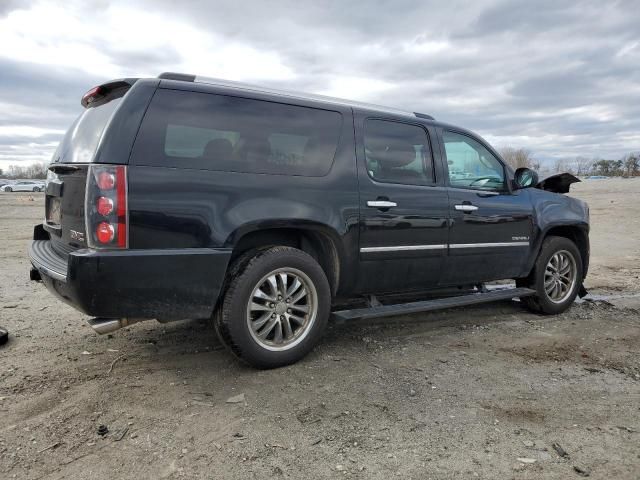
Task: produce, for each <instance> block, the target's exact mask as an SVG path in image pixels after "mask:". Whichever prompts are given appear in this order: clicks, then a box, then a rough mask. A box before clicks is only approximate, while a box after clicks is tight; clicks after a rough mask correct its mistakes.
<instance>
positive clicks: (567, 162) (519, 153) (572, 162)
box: [500, 147, 640, 177]
mask: <svg viewBox="0 0 640 480" xmlns="http://www.w3.org/2000/svg"><path fill="white" fill-rule="evenodd" d="M500 155H502V158H503V159H504V160H505V161H506V162H507V163H508V164H509V165H511V167H513V168H514V169H516V168H520V167H527V168H531V169H533V170H536V171H538V170H540V167H541V162H540V161H539V160H536V159H535V158H533V155H532V153H531V151H530V150H527V149H526V148H513V147H505V148H503V149H501V150H500ZM550 170H551V172H552V173H561V172H567V173H571V174H573V175H578V176H584V175H602V176H605V177H637V176H640V152H632V153H628V154H626V155H624V156H623V157H622V158H620V159H618V160H606V159H603V158H588V157H576V158H574V159H565V158H562V159H557V160H555V161H554V162H553V164H552V165H551V168H550Z"/></svg>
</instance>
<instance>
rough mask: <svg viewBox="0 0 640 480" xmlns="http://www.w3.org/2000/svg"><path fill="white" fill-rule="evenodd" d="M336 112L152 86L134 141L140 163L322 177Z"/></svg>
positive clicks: (338, 122) (331, 150) (336, 130)
mask: <svg viewBox="0 0 640 480" xmlns="http://www.w3.org/2000/svg"><path fill="white" fill-rule="evenodd" d="M341 127H342V115H341V114H340V113H338V112H333V111H328V110H318V109H314V108H307V107H299V106H294V105H285V104H281V103H274V102H266V101H261V100H252V99H247V98H239V97H229V96H224V95H214V94H209V93H197V92H185V91H179V90H158V91H157V92H156V94H155V95H154V98H153V100H152V102H151V105H150V106H149V110H148V111H147V114H146V115H145V118H144V120H143V122H142V126H141V129H140V134H139V135H138V139H137V140H136V145H135V147H134V153H133V155H134V162H135V163H137V164H142V165H158V166H168V167H182V168H196V169H206V170H225V171H233V172H252V173H271V174H283V175H306V176H322V175H326V174H327V173H328V172H329V169H330V168H331V165H332V163H333V157H334V156H335V153H336V149H337V146H338V141H339V137H340V130H341Z"/></svg>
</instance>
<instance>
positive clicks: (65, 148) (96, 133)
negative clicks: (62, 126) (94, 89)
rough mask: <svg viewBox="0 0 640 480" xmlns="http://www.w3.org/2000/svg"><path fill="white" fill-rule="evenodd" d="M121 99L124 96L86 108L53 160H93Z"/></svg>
mask: <svg viewBox="0 0 640 480" xmlns="http://www.w3.org/2000/svg"><path fill="white" fill-rule="evenodd" d="M121 101H122V97H119V98H115V99H113V100H111V101H110V102H107V103H105V104H103V105H100V106H99V107H92V108H87V109H85V110H84V111H83V112H82V113H81V114H80V116H79V117H78V118H77V119H76V121H75V122H73V124H72V125H71V127H70V128H69V130H68V131H67V133H66V134H65V136H64V138H63V139H62V141H61V142H60V145H58V148H57V150H56V152H55V153H54V154H53V159H52V162H53V163H55V162H64V163H90V162H92V161H93V158H94V156H95V153H96V150H97V149H98V144H99V143H100V139H101V138H102V133H103V132H104V128H105V126H106V125H107V123H108V122H109V119H110V118H111V115H112V114H113V112H114V111H115V109H116V108H117V106H118V105H119V104H120V102H121Z"/></svg>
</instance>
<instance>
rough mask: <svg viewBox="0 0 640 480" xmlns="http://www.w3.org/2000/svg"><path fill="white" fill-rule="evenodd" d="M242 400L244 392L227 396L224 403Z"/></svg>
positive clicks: (241, 401) (240, 401)
mask: <svg viewBox="0 0 640 480" xmlns="http://www.w3.org/2000/svg"><path fill="white" fill-rule="evenodd" d="M243 402H244V393H241V394H240V395H236V396H234V397H229V398H227V401H226V403H243Z"/></svg>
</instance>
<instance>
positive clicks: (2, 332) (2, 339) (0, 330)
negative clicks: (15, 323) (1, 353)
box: [0, 327, 9, 345]
mask: <svg viewBox="0 0 640 480" xmlns="http://www.w3.org/2000/svg"><path fill="white" fill-rule="evenodd" d="M7 340H9V332H8V331H7V329H6V328H4V327H0V345H4V344H5V343H7Z"/></svg>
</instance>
